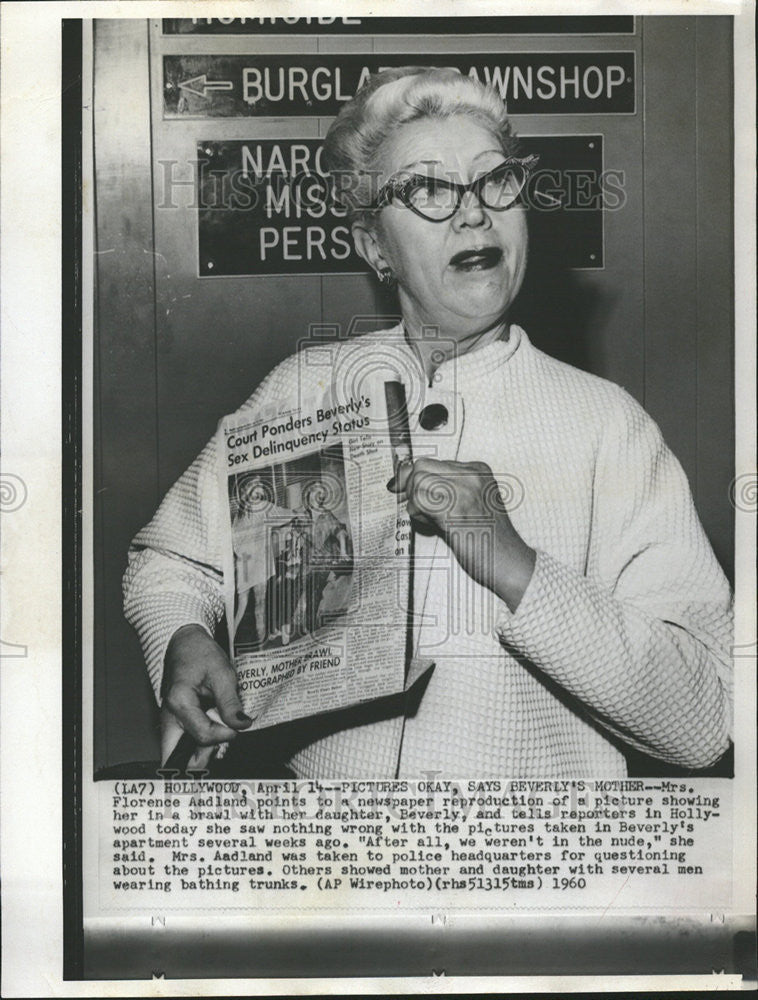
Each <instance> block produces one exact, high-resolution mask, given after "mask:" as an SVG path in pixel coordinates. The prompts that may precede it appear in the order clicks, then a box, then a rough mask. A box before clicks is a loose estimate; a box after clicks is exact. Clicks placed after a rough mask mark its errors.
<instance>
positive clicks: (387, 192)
mask: <svg viewBox="0 0 758 1000" xmlns="http://www.w3.org/2000/svg"><path fill="white" fill-rule="evenodd" d="M539 159H540V157H539V154H538V153H530V154H529V156H523V157H519V156H509V157H507V158H506V159H505V160H504V161H503V162H502V163H498V165H497V166H496V167H493V168H492V170H488V171H487V172H486V173H485V174H482V175H481V176H480V177H477V178H476V180H473V181H471V183H470V184H458V183H457V182H456V181H446V180H444V179H443V178H441V177H439V178H438V177H430V175H428V174H411V175H410V176H409V177H405V178H403V179H402V180H400V179H398V178H392V177H391V178H390V179H389V180H388V181H387V182H386V184H383V185H382V187H381V188H380V190H379V192H378V194H377V196H376V198H375V199H374V202H373V204H371V205H368V206H367V207H366V208H365V209H364V211H368V212H381V210H382V209H383V208H386V206H387V205H389V204H390V203H391V201H392V199H393V198H398V199H399V200H400V202H401V203H402V205H403V206H404V207H405V208H409V209H410V210H411V211H412V212H414V213H415V214H416V215H418V216H419V218H421V219H424V220H425V221H426V222H448V221H449V220H450V219H452V218H453V216H455V215H457V213H458V212H459V211H460V207H461V204H462V203H463V198H464V196H465V195H466V194H468V192H469V191H471V192H473V193H474V194H475V195H476V197H477V199H478V201H479V204H480V205H482V206H484V208H488V209H489V210H490V211H492V212H507V211H508V209H509V208H513V206H514V205H515V204H516V203H517V202H518V201H519V199H520V198H521V195H522V193H523V191H524V188H525V187H526V185H527V182H528V180H529V175H530V174H531V172H532V170H533V169H534V168H535V167H536V165H537V163H538V162H539ZM513 166H519V167H521V168H522V169H523V171H524V183H523V184H522V185H521V189H520V190H519V193H518V194H517V195H516V197H515V198H514V199H513V201H512V202H511V203H510V204H509V205H505V206H504V207H503V208H498V207H497V206H495V205H488V204H487V202H486V201H484V200H483V198H482V196H481V194H480V190H481V188H482V187H484V185H485V184H486V183H487V181H488V180H489V179H490V178H491V177H492V175H493V174H495V173H497V172H498V170H502V169H503V168H504V167H513ZM419 179H421V180H422V181H425V180H430V179H431V180H434V181H435V183H437V184H440V185H442V187H446V188H448V189H449V190H450V191H455V192H456V193H457V195H458V201H457V204H456V206H455V208H454V209H453V211H452V212H451V213H450V215H446V216H444V217H443V218H441V219H433V218H430V216H428V215H424V213H423V212H422V211H421V210H420V209H418V208H416V206H415V205H411V204H410V202H409V201H406V200H405V197H404V196H405V195H406V194H407V190H408V188H409V187H410V185H411V184H412V183H414V182H417V181H418V180H419Z"/></svg>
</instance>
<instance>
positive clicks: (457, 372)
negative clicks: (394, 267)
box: [365, 323, 529, 391]
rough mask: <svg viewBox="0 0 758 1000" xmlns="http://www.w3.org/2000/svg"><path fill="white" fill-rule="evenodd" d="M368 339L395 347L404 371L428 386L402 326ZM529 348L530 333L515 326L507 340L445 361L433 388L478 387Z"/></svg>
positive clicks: (513, 325)
mask: <svg viewBox="0 0 758 1000" xmlns="http://www.w3.org/2000/svg"><path fill="white" fill-rule="evenodd" d="M365 337H366V339H367V340H370V341H372V342H374V343H382V344H385V345H388V344H391V345H392V346H393V347H394V348H395V349H396V350H397V352H398V354H399V355H400V356H401V357H402V358H403V368H404V370H405V372H407V374H408V375H410V376H411V378H412V381H414V382H417V381H420V382H421V383H422V384H424V385H425V386H426V385H428V383H427V380H426V377H425V373H424V370H423V368H422V366H421V363H420V361H419V359H418V357H417V356H416V352H415V351H414V350H413V348H412V347H411V345H410V344H409V343H408V341H407V339H406V336H405V328H404V326H403V324H402V323H398V324H397V326H394V327H391V328H390V329H389V330H377V331H375V332H374V333H369V334H366V335H365ZM528 345H529V338H528V337H527V335H526V333H525V332H524V331H523V330H522V329H521V327H519V326H516V325H515V324H514V323H512V324H511V325H510V330H509V337H508V339H507V340H495V341H492V342H491V343H489V344H485V345H484V346H483V347H477V348H475V349H474V350H471V351H467V352H466V353H465V354H461V355H454V356H453V357H451V358H448V359H447V360H446V361H443V362H442V364H440V365H439V367H438V368H437V369H436V370H435V372H434V374H433V376H432V387H433V388H436V389H438V390H443V391H461V390H462V389H464V388H469V387H472V386H476V385H477V383H480V382H481V380H482V379H483V378H486V377H489V376H491V375H492V374H493V373H494V372H495V371H497V370H498V369H499V368H501V367H502V366H503V365H505V364H507V362H508V361H509V360H510V359H511V358H512V357H513V356H514V355H515V354H516V352H517V351H518V350H519V348H521V349H522V351H523V350H524V349H525V348H526V347H528Z"/></svg>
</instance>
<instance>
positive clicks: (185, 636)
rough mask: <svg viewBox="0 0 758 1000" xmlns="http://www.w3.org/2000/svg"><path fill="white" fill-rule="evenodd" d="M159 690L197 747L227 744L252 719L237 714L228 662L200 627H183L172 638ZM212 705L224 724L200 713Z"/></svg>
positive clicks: (237, 698) (238, 707)
mask: <svg viewBox="0 0 758 1000" xmlns="http://www.w3.org/2000/svg"><path fill="white" fill-rule="evenodd" d="M164 691H165V695H164V705H165V706H166V708H168V709H169V711H171V712H172V713H173V714H174V715H175V716H176V718H177V720H178V721H179V723H180V725H181V726H182V728H183V729H184V730H185V732H187V733H189V734H190V736H192V738H193V739H194V740H195V742H196V743H197V744H198V745H199V746H213V745H214V744H216V743H227V742H228V741H229V740H232V739H234V737H235V736H236V735H237V730H240V729H247V728H248V726H250V724H251V723H252V721H253V720H252V719H251V718H249V716H247V715H245V713H244V712H243V710H242V702H241V701H240V696H239V694H238V693H237V674H236V672H235V670H234V668H233V667H232V665H231V663H230V662H229V658H228V657H227V656H226V654H225V653H224V651H223V650H222V649H221V647H220V646H219V645H218V643H217V642H215V641H214V640H213V639H211V637H210V636H209V635H208V633H207V632H206V631H205V629H203V628H201V627H200V626H199V625H185V626H184V628H180V629H178V630H177V631H176V632H174V634H173V636H172V637H171V641H170V642H169V644H168V649H167V650H166V657H165V668H164ZM211 706H215V708H216V709H217V711H218V714H219V716H220V717H221V719H222V721H223V722H224V723H226V725H221V724H220V723H218V722H214V721H213V720H212V719H209V718H208V716H207V715H206V713H205V709H206V708H210V707H211Z"/></svg>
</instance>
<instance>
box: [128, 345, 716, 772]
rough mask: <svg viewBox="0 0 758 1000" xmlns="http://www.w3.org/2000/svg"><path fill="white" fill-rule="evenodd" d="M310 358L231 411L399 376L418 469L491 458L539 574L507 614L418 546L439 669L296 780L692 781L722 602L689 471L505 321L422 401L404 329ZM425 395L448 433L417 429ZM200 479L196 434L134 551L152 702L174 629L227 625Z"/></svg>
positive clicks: (606, 393)
mask: <svg viewBox="0 0 758 1000" xmlns="http://www.w3.org/2000/svg"><path fill="white" fill-rule="evenodd" d="M324 351H325V349H324V348H321V347H319V348H310V349H309V351H308V352H306V354H305V356H303V355H302V354H301V355H300V356H296V357H292V358H289V359H288V360H287V361H285V362H283V363H282V364H281V365H279V366H278V367H277V368H276V369H275V370H274V371H273V372H271V374H270V375H269V376H268V377H267V378H266V379H265V380H264V382H263V383H262V385H261V386H260V387H259V389H258V390H257V391H256V392H255V393H254V394H253V396H252V397H251V398H250V400H248V402H247V403H246V404H245V406H244V407H242V410H245V409H247V408H248V407H250V406H264V405H266V404H268V403H270V402H272V401H276V400H277V399H281V398H283V397H286V396H290V395H291V394H292V392H293V389H294V388H295V387H296V386H297V384H298V382H299V385H300V389H301V390H302V392H303V394H304V395H306V396H307V395H311V394H312V393H313V392H314V390H315V389H316V388H317V387H320V388H321V389H323V388H324V385H325V379H328V378H332V379H333V380H335V382H340V383H341V384H340V385H337V386H336V391H337V392H338V393H339V392H345V394H346V395H347V394H348V393H349V392H350V390H351V389H352V388H354V386H355V384H357V382H358V381H359V380H360V378H361V373H365V372H366V371H367V370H368V369H371V368H374V367H380V368H381V367H383V366H384V367H386V368H387V369H388V370H389V371H393V370H394V371H396V372H399V373H400V375H401V377H402V379H403V381H404V382H405V383H406V393H407V396H408V399H409V409H410V411H411V413H410V416H411V428H412V437H413V447H414V454H415V455H416V456H418V455H421V454H428V455H432V456H436V457H439V458H442V459H457V460H459V461H474V460H477V461H483V462H486V463H487V464H488V465H489V466H490V467H491V468H492V470H493V473H494V475H495V478H496V480H498V482H499V484H500V487H501V491H502V493H503V495H504V497H505V498H506V499H509V501H510V502H509V512H510V516H511V519H512V521H513V524H514V527H515V528H516V530H517V531H518V532H519V533H520V535H521V536H522V538H523V539H524V540H525V541H526V542H527V543H528V544H529V545H530V546H532V547H533V548H534V549H536V551H537V562H536V566H535V570H534V575H533V577H532V579H531V581H530V583H529V585H528V587H527V590H526V592H525V594H524V596H523V598H522V600H521V603H520V604H519V606H518V608H517V610H516V611H515V613H511V612H510V611H509V609H508V608H507V607H506V605H505V604H504V603H503V602H501V601H500V600H498V599H497V598H496V597H495V596H494V595H492V594H491V593H490V592H489V591H487V590H484V589H482V588H480V587H479V586H478V585H476V584H475V583H473V581H471V580H470V578H469V577H468V576H467V575H466V574H465V573H464V572H463V570H462V569H461V568H460V567H459V566H458V563H457V562H456V560H455V559H454V557H453V556H452V554H451V553H450V551H449V550H448V549H447V547H446V545H445V544H444V542H442V541H441V540H438V539H436V538H427V537H425V536H423V535H420V534H417V535H416V539H415V556H416V563H417V569H416V572H415V574H414V610H415V612H416V613H417V614H418V613H420V617H421V624H420V625H418V626H417V627H416V630H415V643H416V649H415V652H416V654H417V655H422V656H429V657H431V658H433V659H434V661H435V663H436V666H435V669H434V671H433V672H432V674H431V679H430V680H429V683H428V685H427V687H426V689H425V690H424V693H423V696H422V698H421V700H420V704H418V706H417V707H415V708H414V710H413V714H408V713H407V712H406V714H405V717H404V716H403V715H400V714H396V715H394V716H390V717H389V718H382V719H380V720H379V721H371V722H368V723H361V724H357V725H352V726H350V728H346V729H342V730H337V731H336V732H332V733H330V734H328V735H326V736H320V737H319V738H314V741H313V742H311V743H310V744H309V745H306V746H305V747H301V748H300V749H299V750H298V752H297V753H296V754H295V756H294V757H293V759H292V761H291V764H290V766H291V767H292V769H293V770H294V771H295V773H297V774H298V775H301V776H309V777H335V778H338V777H345V778H346V777H362V778H380V777H384V778H387V777H393V776H394V775H395V774H396V772H397V774H398V776H399V777H407V778H412V779H416V778H423V777H428V776H439V777H447V778H450V777H453V778H463V777H471V776H476V777H487V776H508V777H533V776H538V777H543V778H556V777H566V776H572V777H589V778H592V777H619V776H623V775H625V774H626V765H625V759H624V756H623V754H622V753H621V751H620V749H619V746H620V745H623V744H629V745H631V746H633V747H636V748H638V749H642V750H643V751H645V752H647V753H649V754H652V755H654V756H657V757H659V758H661V759H663V760H665V761H668V762H671V763H676V764H681V765H685V766H688V767H693V768H698V767H704V766H707V765H708V764H710V763H712V762H714V761H715V760H716V759H717V758H718V757H719V755H720V754H721V753H722V752H723V751H724V750H725V749H726V747H727V745H728V739H729V732H730V724H731V715H732V707H731V667H730V659H729V653H728V650H729V644H730V642H731V619H730V612H731V601H730V594H729V589H728V586H727V583H726V580H725V579H724V576H723V574H722V572H721V570H720V568H719V566H718V564H717V562H716V559H715V558H714V555H713V553H712V551H711V548H710V545H709V544H708V541H707V539H706V537H705V534H704V532H703V530H702V527H701V525H700V523H699V521H698V518H697V514H696V513H695V510H694V507H693V503H692V499H691V496H690V491H689V488H688V485H687V481H686V477H685V475H684V473H683V471H682V469H681V467H680V465H679V463H678V462H677V460H676V459H675V458H674V456H673V455H672V453H671V452H670V451H669V450H668V448H667V447H666V445H665V443H664V442H663V440H662V437H661V434H660V431H659V430H658V428H657V426H656V425H655V424H654V422H653V421H652V420H651V419H650V418H649V417H648V416H647V415H646V414H645V412H644V411H643V410H642V409H641V408H640V406H639V405H638V404H637V403H636V402H635V401H634V400H633V399H632V398H631V397H630V396H629V395H628V394H627V393H626V392H624V390H622V389H620V388H619V387H618V386H616V385H613V384H612V383H610V382H607V381H605V380H603V379H600V378H597V377H596V376H593V375H589V374H587V373H585V372H581V371H579V370H577V369H574V368H572V367H570V366H568V365H565V364H563V363H561V362H558V361H556V360H554V359H552V358H550V357H548V356H547V355H545V354H543V353H542V352H541V351H539V350H537V349H536V348H535V347H533V346H532V344H531V343H530V342H529V339H528V338H527V336H526V334H525V333H524V332H523V331H522V330H520V329H518V328H517V327H511V332H510V337H509V340H508V341H501V342H498V343H494V344H490V345H488V346H486V347H483V348H481V349H479V350H476V351H473V352H470V353H468V354H465V355H463V356H462V357H460V358H453V359H451V360H449V361H446V362H444V363H443V364H442V365H441V366H440V367H439V368H438V369H437V371H436V373H435V376H434V379H433V382H432V385H431V386H427V385H426V380H425V379H424V378H423V376H422V373H421V369H420V367H419V365H418V362H417V361H416V359H415V356H414V354H413V352H412V351H411V350H410V349H409V348H408V346H407V345H406V343H405V341H404V339H403V334H402V328H401V327H396V328H394V329H392V330H389V331H380V332H378V333H374V334H370V335H367V336H365V337H361V338H359V339H357V340H354V341H349V342H344V343H341V344H339V345H332V346H331V347H330V348H329V349H328V351H327V354H326V356H325V353H324ZM325 364H327V365H328V368H325ZM327 371H328V375H327V374H326V372H327ZM430 402H441V403H443V404H444V405H445V406H446V407H447V409H448V411H449V413H450V420H449V421H448V423H447V425H445V426H444V427H442V428H440V429H438V430H434V431H424V430H422V429H421V428H420V427H419V426H418V419H417V418H418V412H419V411H420V410H421V408H422V407H423V406H425V405H427V404H428V403H430ZM215 470H216V464H215V441H214V440H212V441H211V442H209V444H208V445H207V446H206V448H205V449H204V450H203V452H202V453H201V455H200V456H199V457H198V458H197V459H196V461H195V462H194V463H193V464H192V466H191V467H190V468H189V469H188V470H187V472H185V474H184V475H183V476H182V477H181V478H180V479H179V480H178V482H177V483H176V484H175V485H174V487H173V488H172V489H171V490H170V492H169V493H168V495H167V496H166V498H165V499H164V501H163V503H162V504H161V506H160V508H159V510H158V512H157V513H156V515H155V517H154V518H153V520H152V521H151V522H150V524H148V525H147V527H145V528H144V529H143V530H142V531H141V532H140V533H139V534H138V535H137V537H136V538H135V539H134V542H133V545H132V548H131V550H130V554H129V566H128V569H127V572H126V576H125V579H124V593H125V609H126V614H127V617H128V619H129V620H130V621H131V622H132V623H133V624H134V625H135V627H136V628H137V630H138V632H139V635H140V638H141V640H142V644H143V648H144V652H145V657H146V660H147V665H148V670H149V672H150V676H151V679H152V682H153V685H154V688H155V691H156V695H158V692H159V689H160V682H161V674H162V667H163V657H164V654H165V650H166V646H167V644H168V641H169V639H170V637H171V635H172V634H173V632H174V631H175V630H176V629H177V628H179V627H180V626H181V625H185V624H188V623H193V622H194V623H199V624H201V625H203V626H204V627H205V628H207V629H208V631H209V632H210V633H211V634H213V631H214V629H215V627H216V625H217V624H218V622H219V620H220V619H221V617H222V615H223V596H222V571H221V569H220V567H221V564H222V563H221V554H220V551H221V542H220V537H221V535H220V532H221V525H222V523H223V520H222V519H223V517H224V512H223V511H222V510H221V509H220V504H219V490H218V488H217V485H216V482H215V475H216V471H215ZM379 655H380V653H379Z"/></svg>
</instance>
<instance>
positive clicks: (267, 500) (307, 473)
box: [229, 446, 353, 652]
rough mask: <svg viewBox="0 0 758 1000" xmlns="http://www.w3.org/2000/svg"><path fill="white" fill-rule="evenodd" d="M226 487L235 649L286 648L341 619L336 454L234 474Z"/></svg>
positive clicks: (342, 495) (345, 586)
mask: <svg viewBox="0 0 758 1000" xmlns="http://www.w3.org/2000/svg"><path fill="white" fill-rule="evenodd" d="M229 488H230V497H229V505H230V509H231V517H232V546H233V549H234V557H235V581H236V591H237V600H236V606H235V647H237V648H239V650H240V651H241V652H250V651H253V650H256V651H257V650H264V649H271V648H272V647H277V646H279V647H280V646H287V645H289V643H290V642H292V641H294V640H296V639H298V638H300V637H302V636H303V635H306V634H308V635H310V634H313V633H314V632H316V631H317V629H319V628H320V627H321V626H322V625H323V624H325V623H327V622H333V621H334V620H335V619H336V618H338V617H339V616H340V615H341V614H343V613H344V612H345V610H346V609H347V607H348V605H349V603H350V590H351V583H352V566H353V558H352V550H353V546H352V537H351V531H350V517H349V513H348V510H347V490H346V486H345V477H344V458H343V455H342V448H341V447H334V446H332V447H330V448H328V449H325V450H323V451H321V452H317V453H316V455H315V456H309V457H308V458H306V459H299V460H295V461H292V462H284V463H281V464H280V465H276V466H269V467H268V468H264V469H261V470H260V471H259V472H255V473H240V474H239V475H237V476H235V477H233V478H232V477H230V479H229ZM261 553H263V556H262V555H261Z"/></svg>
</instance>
